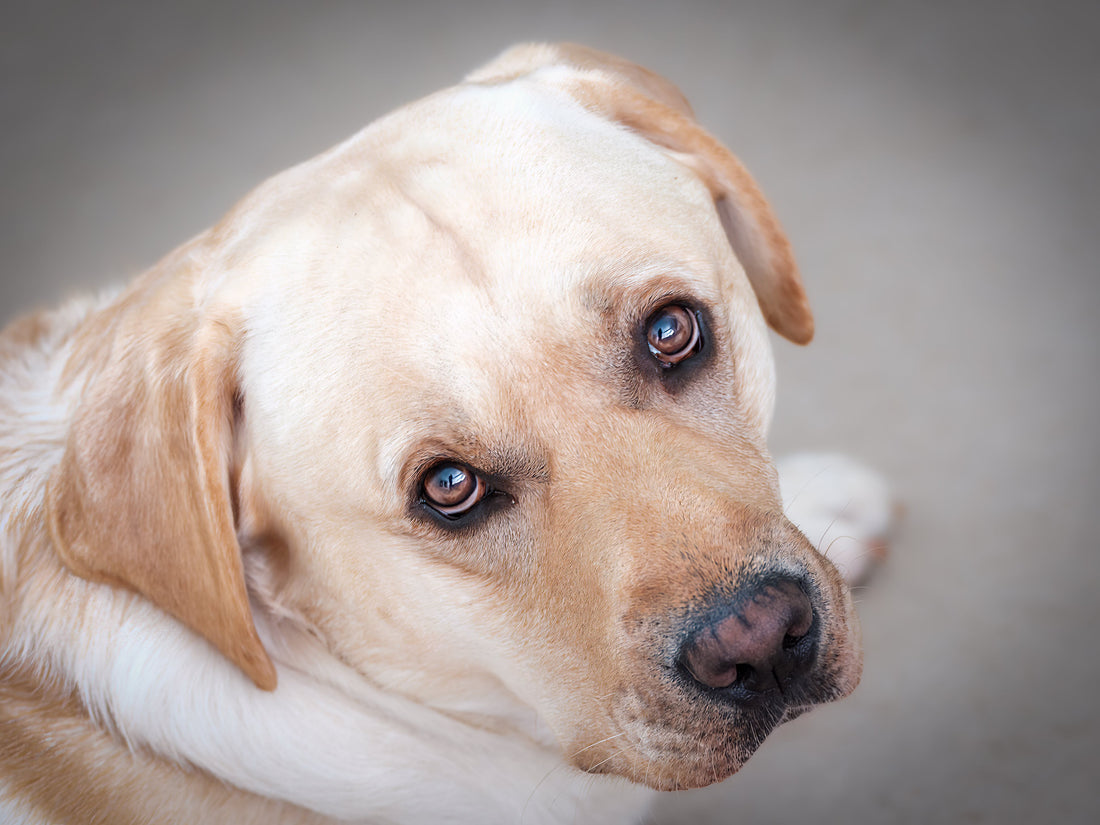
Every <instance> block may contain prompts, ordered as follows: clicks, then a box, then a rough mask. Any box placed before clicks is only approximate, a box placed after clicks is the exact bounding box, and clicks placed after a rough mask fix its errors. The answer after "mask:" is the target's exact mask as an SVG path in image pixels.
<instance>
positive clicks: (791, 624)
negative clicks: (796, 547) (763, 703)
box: [679, 578, 815, 692]
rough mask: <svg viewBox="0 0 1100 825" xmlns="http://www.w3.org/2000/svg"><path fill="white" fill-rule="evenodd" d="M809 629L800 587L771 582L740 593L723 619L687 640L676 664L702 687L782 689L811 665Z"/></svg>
mask: <svg viewBox="0 0 1100 825" xmlns="http://www.w3.org/2000/svg"><path fill="white" fill-rule="evenodd" d="M813 627H814V612H813V607H812V605H811V603H810V599H809V597H808V596H807V595H806V593H805V591H804V590H803V588H802V586H801V585H800V584H799V583H798V582H797V581H795V580H793V579H786V578H783V579H771V580H769V581H767V582H765V583H764V584H762V585H759V586H756V587H752V588H744V589H742V590H741V591H740V592H739V593H738V594H737V596H736V597H735V599H734V600H733V603H732V604H731V605H730V608H729V612H728V613H727V614H726V615H725V616H724V617H723V618H721V619H719V620H717V621H714V622H711V623H709V624H707V625H705V626H704V627H702V628H700V629H698V630H697V631H696V632H695V633H693V634H692V635H691V636H690V637H689V638H688V640H687V641H686V642H685V644H684V645H683V647H682V648H681V653H680V659H679V661H680V664H681V665H682V666H683V668H684V670H685V671H686V672H687V674H688V675H690V676H691V678H692V679H693V680H694V681H696V682H698V683H700V684H702V685H704V686H706V687H708V688H712V689H721V688H729V687H733V686H735V685H736V686H739V687H741V688H743V689H745V690H747V691H752V692H764V691H768V690H774V689H780V690H782V689H784V685H785V684H786V683H787V682H790V681H791V680H792V679H795V678H797V677H798V676H799V675H800V674H801V673H803V672H805V671H806V670H807V669H808V668H809V666H810V664H811V662H812V659H813V657H814V650H815V644H814V640H813V638H812V631H813Z"/></svg>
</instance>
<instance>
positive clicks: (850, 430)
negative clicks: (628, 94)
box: [0, 0, 1100, 825]
mask: <svg viewBox="0 0 1100 825" xmlns="http://www.w3.org/2000/svg"><path fill="white" fill-rule="evenodd" d="M1098 10H1100V6H1097V4H1095V3H1085V2H1079V3H1070V2H1061V1H1057V2H1051V0H1044V1H1043V2H1030V3H1024V2H1007V1H1006V2H984V1H983V2H942V1H941V0H937V1H936V2H921V3H911V2H907V3H899V2H890V1H889V0H879V1H878V2H862V1H861V0H818V1H817V2H811V1H807V2H800V3H796V2H767V3H763V2H761V3H737V2H730V3H721V2H717V0H711V1H710V2H707V1H706V0H676V2H670V0H647V1H646V2H641V1H636V2H625V1H624V2H599V1H598V0H583V1H582V2H553V0H545V2H537V3H535V2H516V1H513V2H504V1H503V0H501V1H500V2H494V1H493V0H480V1H479V2H444V1H443V0H438V1H437V2H417V0H406V2H401V3H392V4H382V3H333V2H310V3H282V2H262V3H261V2H255V3H240V2H225V1H224V0H223V1H222V2H217V1H216V0H194V2H177V3H171V4H158V3H119V2H97V3H88V2H68V3H57V2H49V1H48V0H47V1H45V2H16V3H7V4H6V5H5V7H4V14H3V24H2V25H0V46H2V49H0V58H2V61H3V71H2V79H0V112H2V118H3V119H2V123H3V127H2V132H0V180H2V188H0V210H2V213H3V214H2V220H0V260H2V262H3V263H2V283H0V319H3V320H7V319H9V318H11V317H12V316H14V315H15V314H17V313H19V312H21V311H24V310H27V309H30V308H32V307H34V306H36V305H41V304H54V303H57V302H58V301H59V300H60V299H61V298H62V297H64V296H65V295H67V294H70V293H73V292H76V291H80V290H86V289H88V288H94V287H96V286H98V285H102V284H106V283H110V282H114V281H118V280H122V279H127V278H129V277H130V276H132V275H133V274H136V273H137V272H139V271H140V270H141V269H143V268H144V267H146V266H148V265H150V264H152V263H153V262H154V261H155V260H156V259H157V258H158V257H159V256H161V255H162V254H164V253H166V252H167V251H169V250H170V249H171V248H173V247H174V246H175V245H177V244H178V243H180V242H182V241H184V240H186V239H187V238H188V237H190V236H191V235H192V234H194V233H195V232H197V231H199V230H201V229H202V228H204V227H205V226H207V225H209V224H210V223H211V222H213V221H214V220H216V219H217V218H218V217H219V215H220V214H221V213H222V212H224V211H225V210H226V209H227V208H228V207H229V206H230V205H231V204H232V203H233V202H234V201H235V200H236V199H237V198H238V197H239V196H240V195H242V194H243V193H244V192H245V191H247V190H248V189H249V188H251V187H252V186H253V185H254V184H256V183H257V182H259V181H260V180H261V179H263V178H264V177H266V176H268V175H269V174H272V173H274V172H276V171H278V170H280V169H281V168H283V167H286V166H288V165H290V164H293V163H296V162H298V161H300V160H303V159H305V158H306V157H309V156H311V155H313V154H315V153H317V152H319V151H320V150H322V149H325V148H327V147H328V146H329V145H331V144H333V143H335V142H337V141H338V140H340V139H342V138H343V137H345V136H346V135H348V134H350V133H351V132H353V131H355V130H357V129H359V128H360V127H361V126H362V125H364V124H366V123H367V122H368V121H370V120H372V119H374V118H375V117H377V116H379V115H381V114H383V113H385V112H386V111H388V110H389V109H391V108H393V107H395V106H397V105H399V104H401V103H403V102H406V101H408V100H411V99H413V98H416V97H419V96H421V95H423V94H426V93H428V92H431V91H434V90H435V89H437V88H440V87H442V86H445V85H449V84H450V83H452V82H454V81H457V80H458V79H459V78H460V77H461V76H462V74H463V73H464V72H466V71H467V70H469V69H471V68H473V67H475V66H476V65H479V64H480V63H481V62H484V61H485V60H487V59H488V58H490V57H491V56H493V55H494V54H495V53H497V52H498V51H500V50H501V49H503V48H504V47H505V46H507V45H508V44H510V43H512V42H513V41H517V40H526V39H571V40H577V41H581V42H584V43H587V44H589V45H592V46H596V47H599V48H603V49H606V50H610V51H614V52H618V53H620V54H622V55H624V56H627V57H630V58H632V59H634V60H636V61H638V62H641V63H643V64H645V65H647V66H649V67H650V68H652V69H655V70H657V71H659V72H661V73H663V74H665V75H666V76H668V77H669V78H671V79H672V80H674V81H675V82H676V83H678V84H679V85H680V86H681V87H682V89H683V90H684V91H685V93H686V94H687V96H688V97H689V99H691V100H692V101H693V103H694V104H695V106H696V109H697V112H698V114H699V116H700V119H701V120H702V121H703V122H704V123H705V124H706V125H708V126H709V128H710V129H711V130H712V131H714V132H716V133H717V134H718V135H719V136H720V137H721V138H722V139H723V140H724V141H725V142H726V143H728V144H729V145H730V146H732V147H733V148H734V150H735V151H736V152H737V153H738V154H739V155H740V156H741V158H742V159H743V160H744V161H745V163H746V164H747V165H748V167H749V168H750V169H751V170H752V171H753V172H754V174H755V175H756V176H757V178H758V180H759V181H760V183H761V185H762V187H763V189H764V191H765V192H766V193H767V194H768V195H769V196H770V198H771V200H772V202H773V205H774V206H775V209H776V211H777V212H778V214H779V215H780V217H781V219H782V220H783V222H784V224H785V225H786V228H787V230H788V232H789V234H790V236H791V239H792V240H793V242H794V245H795V248H796V250H797V252H798V254H799V258H800V261H801V264H802V268H803V271H804V276H805V278H806V281H807V285H808V289H809V292H810V296H811V299H812V301H813V304H814V306H815V309H816V313H817V319H818V337H817V340H816V341H815V342H814V343H813V344H812V345H811V346H810V347H809V348H807V349H800V348H797V347H794V346H792V345H789V344H787V343H785V342H782V341H777V343H776V349H777V356H778V359H779V367H780V380H781V391H780V399H779V412H778V417H777V421H776V426H775V430H774V442H773V446H774V448H775V451H776V452H777V453H782V452H787V451H792V450H797V449H804V448H835V449H841V450H844V451H846V452H849V453H851V454H853V455H855V456H857V457H860V458H862V459H864V460H865V461H867V462H870V463H871V464H873V465H875V466H877V467H878V468H880V469H882V470H883V471H884V472H885V473H886V474H887V475H888V476H889V477H890V478H891V479H892V481H893V482H894V484H895V485H896V489H897V492H898V494H899V496H900V497H901V498H902V499H903V500H904V502H905V504H906V506H907V508H908V514H907V518H906V520H905V522H904V525H903V529H902V531H901V533H900V535H899V536H898V537H897V540H896V541H895V543H894V547H893V552H892V556H891V558H890V559H889V561H888V562H887V563H886V564H885V565H884V566H883V567H882V568H881V569H880V571H879V572H878V574H877V575H876V576H875V578H874V579H873V580H872V581H871V582H870V584H869V586H868V587H866V588H865V589H863V590H861V592H860V594H859V600H860V611H861V614H862V617H863V621H864V626H865V636H866V648H867V665H866V673H865V677H864V683H863V685H862V686H861V688H860V689H859V690H858V691H857V692H856V694H854V695H853V696H852V697H851V698H849V699H847V700H845V701H844V702H842V703H840V704H837V705H834V706H830V707H827V708H823V709H821V710H819V711H817V712H815V713H814V714H811V715H810V716H808V717H805V718H803V719H800V720H798V721H797V722H795V723H793V724H791V725H788V726H786V727H785V728H784V729H782V730H781V731H779V732H778V733H777V734H776V735H775V736H774V737H773V738H772V739H771V740H769V741H768V743H767V744H766V745H765V746H764V748H763V749H762V751H761V752H760V753H759V755H758V756H756V757H755V758H754V759H753V760H752V761H751V762H750V763H749V765H748V766H747V767H746V768H745V769H744V770H743V771H742V773H740V774H739V775H738V776H735V777H733V779H731V780H730V781H728V782H726V783H724V784H722V785H720V786H717V787H713V788H710V789H707V790H704V791H698V792H692V793H686V794H679V795H674V796H669V797H666V798H664V799H663V800H662V804H661V807H660V808H659V811H658V816H657V819H656V821H657V822H660V823H682V822H687V821H691V822H693V823H699V824H700V825H702V824H703V823H797V822H813V823H817V825H824V824H825V823H986V822H988V823H1024V822H1037V821H1040V822H1054V821H1057V822H1062V823H1095V822H1098V821H1100V711H1098V708H1097V698H1098V694H1100V645H1098V643H1097V638H1096V634H1097V632H1098V630H1100V598H1098V597H1097V594H1098V592H1100V560H1098V553H1100V540H1098V528H1100V496H1098V490H1100V486H1098V484H1097V482H1098V470H1100V449H1098V444H1100V439H1098V437H1097V419H1098V401H1100V373H1098V367H1100V334H1098V327H1097V323H1096V319H1097V317H1098V316H1100V272H1098V264H1097V254H1098V253H1100V242H1098V238H1097V236H1098V235H1100V172H1098V163H1097V157H1096V155H1097V150H1098V149H1100V57H1098V53H1100V51H1098V49H1097V45H1096V44H1097V40H1098V35H1100V25H1098V20H1100V11H1098Z"/></svg>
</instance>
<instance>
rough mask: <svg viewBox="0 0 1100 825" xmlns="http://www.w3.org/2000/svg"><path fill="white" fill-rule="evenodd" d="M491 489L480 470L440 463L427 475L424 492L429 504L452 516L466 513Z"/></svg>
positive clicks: (426, 501)
mask: <svg viewBox="0 0 1100 825" xmlns="http://www.w3.org/2000/svg"><path fill="white" fill-rule="evenodd" d="M488 492H489V488H488V487H487V486H486V484H485V482H484V481H483V480H482V479H481V476H479V475H478V474H477V473H475V472H474V471H473V470H471V469H470V468H469V467H466V466H465V465H462V464H457V463H455V462H451V461H446V462H443V463H441V464H436V465H435V466H434V467H432V468H431V469H430V470H428V472H427V473H426V474H425V476H424V481H423V482H422V484H421V495H422V498H423V501H424V503H425V504H427V505H428V506H429V507H431V508H432V509H433V510H435V511H436V512H438V513H439V514H441V515H444V516H447V517H448V518H458V517H459V516H462V515H465V514H466V513H468V512H469V511H470V510H472V509H473V508H474V507H475V506H477V504H478V502H480V501H481V500H482V499H483V498H485V495H486V493H488Z"/></svg>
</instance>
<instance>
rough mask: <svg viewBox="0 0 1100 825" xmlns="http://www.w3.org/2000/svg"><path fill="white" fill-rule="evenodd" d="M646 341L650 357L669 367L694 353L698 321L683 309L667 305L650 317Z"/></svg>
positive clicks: (696, 342)
mask: <svg viewBox="0 0 1100 825" xmlns="http://www.w3.org/2000/svg"><path fill="white" fill-rule="evenodd" d="M646 338H647V341H648V343H649V351H650V352H651V353H652V354H653V356H654V357H655V358H656V359H657V360H658V361H660V362H661V363H662V364H663V365H664V366H666V367H671V366H673V365H675V364H678V363H680V362H681V361H683V360H685V359H687V358H690V357H691V356H692V355H694V354H695V353H696V352H698V350H699V345H700V341H699V338H700V335H699V322H698V320H697V319H696V317H695V315H693V314H692V313H691V312H689V311H688V310H687V309H685V308H684V307H682V306H680V305H679V304H670V305H668V306H666V307H662V308H661V309H659V310H658V311H657V312H656V313H654V314H653V315H652V316H651V317H650V320H649V324H648V329H647V330H646Z"/></svg>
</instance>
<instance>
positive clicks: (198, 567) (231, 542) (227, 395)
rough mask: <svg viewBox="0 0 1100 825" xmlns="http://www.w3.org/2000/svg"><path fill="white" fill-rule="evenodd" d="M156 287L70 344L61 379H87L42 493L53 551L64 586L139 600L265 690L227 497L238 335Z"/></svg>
mask: <svg viewBox="0 0 1100 825" xmlns="http://www.w3.org/2000/svg"><path fill="white" fill-rule="evenodd" d="M158 278H159V276H158V275H157V274H156V273H151V274H150V275H149V276H146V278H145V279H143V280H141V281H138V282H137V283H136V284H135V286H134V287H133V288H132V289H131V290H130V291H129V292H128V293H126V295H125V296H124V297H123V298H122V299H121V300H120V301H119V302H118V303H117V304H116V305H115V306H112V307H111V308H108V309H107V310H105V311H104V313H103V314H102V315H101V316H100V317H98V318H97V319H95V321H94V322H93V326H92V327H91V328H89V329H88V330H86V331H85V332H84V333H83V335H82V337H81V338H80V339H79V340H78V341H77V343H76V349H75V350H74V355H73V356H72V358H73V360H71V361H70V362H69V369H70V370H78V371H81V372H83V371H87V372H88V377H87V378H86V380H85V384H84V386H83V390H82V393H81V397H80V402H79V405H78V407H77V409H76V413H75V416H74V419H73V422H72V426H71V429H70V431H69V435H68V441H67V443H66V446H65V452H64V455H63V457H62V459H61V462H60V464H59V465H58V467H57V469H56V470H55V471H54V474H53V476H52V477H51V479H50V483H49V486H48V488H47V493H46V507H47V512H48V518H49V524H50V531H51V534H52V538H53V542H54V545H55V546H56V548H57V552H58V554H59V555H60V556H61V559H62V561H63V562H64V563H65V565H66V566H67V567H68V568H69V569H70V570H71V571H72V572H73V573H75V574H77V575H78V576H82V577H84V578H87V579H91V580H93V581H98V582H107V583H110V584H113V585H120V586H123V587H127V588H129V589H131V590H134V591H136V592H137V593H140V594H141V595H142V596H144V597H145V598H147V599H148V600H149V601H151V602H152V603H153V604H155V605H157V607H159V608H161V609H162V610H164V611H166V612H167V613H169V614H171V615H172V616H174V617H176V618H177V619H179V620H180V621H181V622H183V623H184V624H185V625H187V626H188V627H190V628H191V629H192V630H194V631H195V632H197V633H199V634H201V635H202V636H204V637H205V638H206V639H207V640H208V641H210V642H211V643H212V644H213V645H214V646H215V647H216V648H217V649H218V650H219V651H221V652H222V654H224V655H225V656H226V657H227V658H228V659H229V660H230V661H232V662H233V663H234V664H236V665H237V666H238V667H240V669H241V670H242V671H244V673H245V674H246V675H248V676H249V677H250V678H251V679H252V681H253V682H255V683H256V685H257V686H259V687H261V688H263V689H265V690H272V689H274V687H275V684H276V675H275V668H274V666H273V665H272V663H271V660H270V658H268V655H267V652H266V651H265V650H264V647H263V644H262V643H261V642H260V639H259V636H258V635H257V634H256V628H255V626H254V624H253V621H252V613H251V611H250V609H249V603H248V594H247V592H246V589H245V581H244V571H243V563H242V559H241V551H240V547H239V546H238V544H237V538H236V534H235V529H234V518H233V505H232V501H231V498H230V495H231V493H230V471H231V469H230V456H231V452H232V443H233V426H234V418H235V416H236V415H237V412H238V410H237V383H236V375H235V363H236V359H235V355H236V353H235V348H236V344H235V341H236V340H237V339H236V336H235V335H234V330H233V326H234V324H233V323H232V321H231V320H228V319H221V320H215V319H211V318H209V317H207V316H205V315H204V313H202V312H200V311H199V310H198V309H197V308H196V307H195V306H194V304H195V299H194V297H193V296H192V294H191V286H192V285H191V284H190V282H189V281H188V280H187V279H186V278H177V277H172V278H169V279H167V280H162V282H160V283H158ZM81 378H82V376H80V375H79V374H78V375H77V376H76V380H80V379H81Z"/></svg>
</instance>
